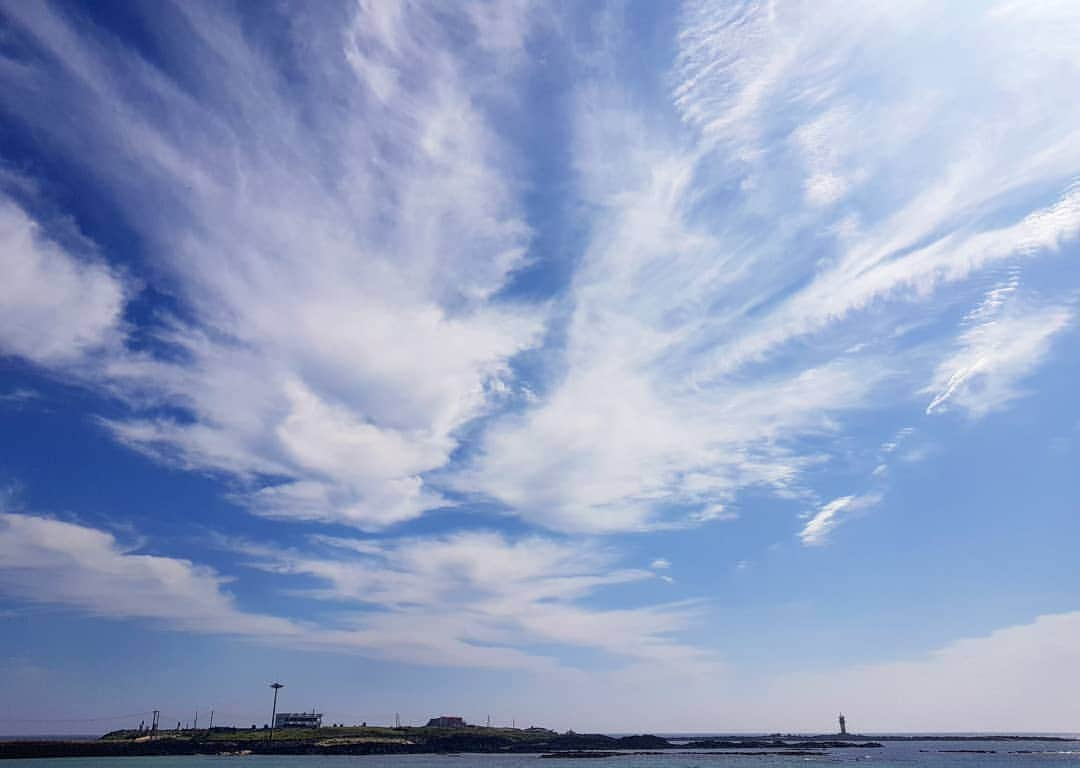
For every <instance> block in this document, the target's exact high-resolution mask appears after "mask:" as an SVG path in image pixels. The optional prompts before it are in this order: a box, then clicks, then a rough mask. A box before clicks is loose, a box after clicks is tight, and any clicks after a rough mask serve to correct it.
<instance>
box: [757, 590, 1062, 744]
mask: <svg viewBox="0 0 1080 768" xmlns="http://www.w3.org/2000/svg"><path fill="white" fill-rule="evenodd" d="M1077 685H1080V613H1078V612H1071V613H1057V614H1047V615H1043V616H1039V617H1037V618H1036V619H1035V620H1034V621H1032V622H1030V623H1024V624H1017V625H1015V626H1009V627H1004V628H1001V629H997V630H994V631H993V632H990V633H988V634H985V635H982V636H978V637H970V638H965V639H962V640H956V641H953V642H951V643H948V644H946V645H944V646H942V647H940V648H938V649H936V650H934V651H933V652H931V653H929V654H926V655H925V656H922V657H917V658H912V659H910V660H902V661H890V662H881V663H874V664H866V665H858V666H853V667H847V668H840V669H832V670H829V671H823V672H820V673H814V674H796V675H786V676H785V677H784V678H783V679H777V680H775V681H773V682H772V684H770V685H767V686H762V687H761V688H760V689H759V691H757V692H756V693H754V692H751V693H749V694H748V696H747V697H746V698H745V699H744V700H743V704H744V707H745V709H744V711H745V712H746V715H745V716H746V717H747V718H748V720H749V721H751V722H757V723H776V724H777V725H779V724H780V723H779V721H778V720H777V715H776V714H775V702H776V701H784V702H785V710H786V712H785V714H786V716H787V719H786V720H785V724H786V723H792V722H793V723H795V726H794V727H800V726H801V727H814V723H816V722H819V720H815V716H814V713H815V712H821V711H822V709H824V710H826V711H840V710H841V709H842V710H843V711H844V712H845V713H847V714H848V715H849V727H853V728H855V729H857V730H858V731H859V732H863V733H866V732H870V733H873V732H875V731H876V732H881V731H894V732H904V731H909V732H914V733H926V732H933V731H939V730H941V729H942V727H943V726H944V727H947V728H948V729H949V730H950V731H959V732H964V731H967V732H973V733H982V732H986V733H992V732H1008V733H1023V732H1043V733H1046V732H1064V733H1071V732H1075V730H1076V726H1075V723H1076V722H1077V719H1078V718H1080V703H1078V702H1077V700H1076V696H1075V695H1074V692H1075V690H1076V686H1077Z"/></svg>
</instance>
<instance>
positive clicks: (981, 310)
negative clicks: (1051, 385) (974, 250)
mask: <svg viewBox="0 0 1080 768" xmlns="http://www.w3.org/2000/svg"><path fill="white" fill-rule="evenodd" d="M1016 285H1017V283H1016V281H1010V282H1009V283H1006V284H1005V285H1003V286H999V287H997V288H994V289H992V290H991V291H989V292H988V293H987V294H986V297H985V298H984V299H983V301H982V303H981V304H980V305H979V306H978V307H977V308H976V309H975V310H973V311H972V312H970V313H969V314H968V316H967V318H966V322H967V324H968V326H969V327H968V328H967V329H966V330H965V331H964V332H963V333H962V334H961V335H960V337H959V339H958V340H957V344H956V349H955V350H954V351H953V352H951V353H950V354H949V355H948V356H947V357H946V358H945V359H943V360H942V361H941V362H940V363H939V364H938V367H937V370H935V371H934V376H933V380H932V381H931V382H930V384H929V385H928V386H927V387H926V388H925V389H924V390H923V391H924V392H927V393H932V394H933V399H932V400H931V401H930V404H929V405H927V407H926V412H927V413H928V414H929V413H936V412H941V411H944V410H947V409H948V408H949V407H950V406H952V407H957V408H960V409H963V410H964V411H966V412H967V414H968V415H970V416H972V417H974V418H978V417H980V416H983V415H985V414H987V413H989V412H991V411H993V410H997V409H1000V408H1003V407H1004V406H1006V405H1008V404H1009V403H1010V402H1012V401H1013V400H1015V399H1016V398H1017V397H1020V396H1021V395H1022V394H1023V392H1022V391H1021V390H1020V389H1018V384H1019V382H1020V381H1021V380H1023V379H1024V378H1025V377H1026V376H1028V375H1030V374H1031V372H1032V370H1033V369H1034V368H1035V367H1036V366H1038V365H1039V364H1040V363H1041V362H1042V361H1043V360H1044V359H1045V358H1046V356H1047V355H1048V354H1049V351H1050V343H1051V340H1052V338H1053V337H1054V336H1055V335H1056V334H1058V333H1060V332H1061V331H1063V330H1065V329H1066V328H1067V327H1068V326H1069V325H1070V324H1071V323H1072V320H1073V312H1072V310H1071V308H1069V307H1067V306H1039V307H1027V306H1025V305H1024V304H1023V303H1022V302H1020V301H1018V300H1017V299H1015V298H1013V297H1012V294H1013V293H1014V291H1015V290H1016Z"/></svg>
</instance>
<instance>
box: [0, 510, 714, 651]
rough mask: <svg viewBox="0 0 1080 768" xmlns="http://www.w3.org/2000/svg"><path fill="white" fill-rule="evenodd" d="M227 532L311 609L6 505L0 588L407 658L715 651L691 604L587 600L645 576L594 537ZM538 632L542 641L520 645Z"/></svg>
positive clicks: (179, 625) (83, 608)
mask: <svg viewBox="0 0 1080 768" xmlns="http://www.w3.org/2000/svg"><path fill="white" fill-rule="evenodd" d="M224 545H225V546H228V547H229V548H230V549H231V551H233V552H235V553H236V554H237V555H238V556H239V557H241V558H243V559H246V560H247V562H248V566H249V567H253V568H256V569H259V570H263V571H266V572H269V573H273V574H276V575H277V576H278V577H280V579H281V586H280V587H279V588H280V589H281V590H282V591H285V592H291V593H292V594H294V595H295V594H302V595H305V596H307V597H310V598H313V599H316V600H319V601H324V602H325V603H326V604H327V610H326V611H324V612H323V615H322V618H321V619H320V620H319V621H306V622H297V621H294V620H291V619H287V618H284V617H278V616H271V615H267V614H262V613H255V612H250V611H246V610H244V609H243V608H242V607H240V606H239V605H238V604H237V601H236V599H235V598H234V597H233V596H232V595H231V594H229V592H228V591H227V584H228V582H229V581H230V580H229V579H227V578H225V577H224V576H222V575H221V574H220V573H218V572H217V571H215V570H213V569H211V568H209V567H206V566H203V565H199V564H197V563H194V562H191V561H189V560H185V559H181V558H175V557H167V556H162V555H148V554H143V553H141V552H139V551H138V550H139V549H140V548H141V547H138V546H125V545H124V544H122V543H121V542H120V541H119V540H118V539H117V538H116V536H115V535H113V534H112V533H109V532H107V531H103V530H100V529H97V528H93V527H90V526H87V525H82V524H79V523H74V522H66V521H62V520H57V519H54V518H49V517H42V516H36V515H31V514H26V513H13V512H6V511H5V512H2V513H0V594H3V595H5V596H7V597H11V598H15V599H18V600H20V601H26V602H29V603H44V604H51V605H58V606H62V607H65V608H67V609H71V610H75V611H80V612H85V613H88V614H90V615H94V616H102V617H108V618H113V619H132V620H137V619H143V620H152V621H154V622H156V623H158V624H160V625H162V626H165V627H167V628H170V629H174V630H181V631H190V632H199V633H209V634H222V635H234V636H239V637H242V638H246V639H249V640H254V641H259V642H269V643H274V644H284V645H287V646H290V647H294V648H305V649H323V650H330V651H338V652H347V653H363V654H366V655H370V656H375V657H379V658H385V659H396V660H399V661H406V662H410V663H417V664H428V665H439V666H472V667H490V668H519V669H532V670H539V669H549V670H553V669H557V668H559V667H560V666H562V661H561V660H560V653H565V652H570V651H573V650H574V649H580V648H592V649H597V650H600V651H604V652H606V653H609V654H611V655H612V656H613V658H615V659H621V660H622V663H624V664H628V663H635V662H645V661H648V662H653V663H659V664H667V665H674V666H685V665H691V666H692V665H695V664H697V665H705V666H707V665H708V664H711V663H715V662H713V661H712V660H711V659H710V658H709V657H708V656H707V655H706V654H705V653H704V652H702V651H700V650H698V649H695V648H693V647H691V646H689V645H686V644H683V643H681V642H679V641H678V640H677V639H675V638H674V635H675V634H676V633H678V632H680V631H681V630H683V629H685V628H686V625H687V622H688V621H689V619H690V617H691V615H692V613H693V611H694V609H695V606H693V605H692V604H689V603H678V604H671V605H645V606H641V607H630V608H621V609H598V608H591V607H587V606H586V604H585V602H584V600H585V599H586V598H588V597H590V596H592V595H593V594H594V593H596V592H597V591H599V590H602V589H603V588H605V587H609V586H615V585H620V584H627V583H632V582H638V581H642V580H647V579H651V578H655V574H653V573H652V572H651V571H649V570H646V569H643V568H637V569H634V568H620V567H617V565H616V561H617V556H616V555H615V554H614V553H613V552H611V551H609V550H606V549H604V548H601V547H598V546H596V545H595V544H590V543H570V542H560V541H556V540H552V539H546V538H542V537H537V536H533V537H526V538H521V539H518V540H511V539H508V538H506V537H504V536H502V535H500V534H497V533H490V532H472V533H461V534H455V535H451V536H446V537H441V538H414V539H403V540H389V541H380V542H374V541H371V540H353V539H340V538H333V537H325V536H323V537H314V538H313V539H312V540H311V541H310V543H309V546H308V547H307V548H305V549H290V550H283V549H277V548H273V547H267V546H265V545H258V544H252V543H244V542H235V541H227V542H225V544H224ZM312 580H314V582H315V583H316V584H317V585H318V586H315V587H312V586H310V583H311V582H312ZM305 583H307V584H308V585H309V586H304V584H305ZM538 645H540V646H543V647H545V648H552V649H555V650H547V651H545V652H537V651H535V650H533V649H534V648H535V647H537V646H538Z"/></svg>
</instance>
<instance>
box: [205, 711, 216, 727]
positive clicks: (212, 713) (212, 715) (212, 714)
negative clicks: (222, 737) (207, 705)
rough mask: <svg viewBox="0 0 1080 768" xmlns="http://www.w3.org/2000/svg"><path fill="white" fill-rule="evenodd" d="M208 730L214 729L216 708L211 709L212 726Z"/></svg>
mask: <svg viewBox="0 0 1080 768" xmlns="http://www.w3.org/2000/svg"><path fill="white" fill-rule="evenodd" d="M207 730H211V731H212V730H214V710H212V709H211V710H210V727H209V728H208V729H207Z"/></svg>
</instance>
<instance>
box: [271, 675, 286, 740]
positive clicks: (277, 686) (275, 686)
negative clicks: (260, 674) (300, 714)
mask: <svg viewBox="0 0 1080 768" xmlns="http://www.w3.org/2000/svg"><path fill="white" fill-rule="evenodd" d="M270 687H271V688H273V689H274V711H273V712H271V713H270V741H273V740H274V720H275V719H277V692H278V691H279V690H281V689H282V688H284V687H285V686H284V685H282V684H281V683H270Z"/></svg>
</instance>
